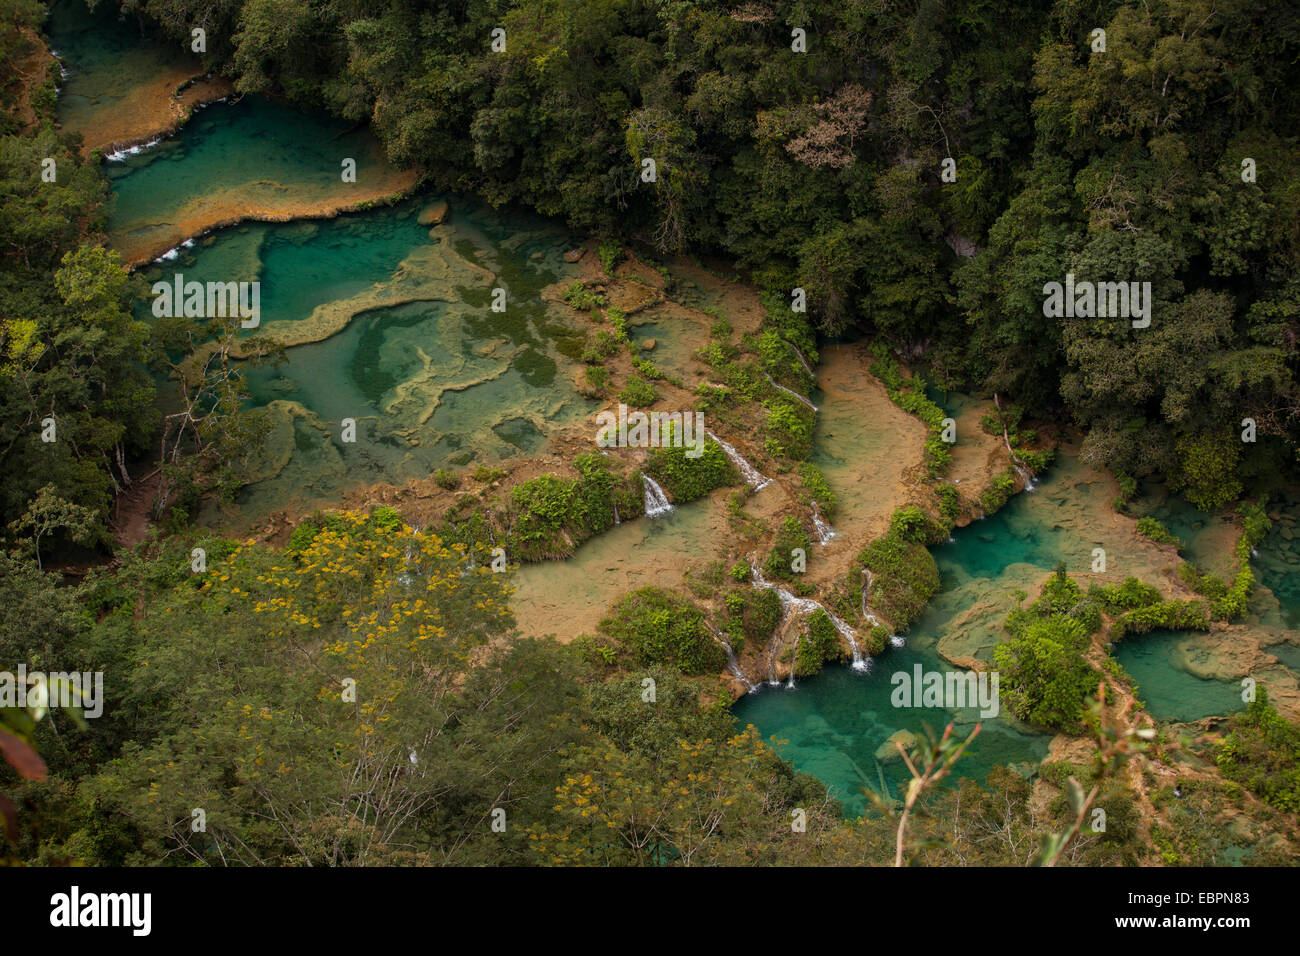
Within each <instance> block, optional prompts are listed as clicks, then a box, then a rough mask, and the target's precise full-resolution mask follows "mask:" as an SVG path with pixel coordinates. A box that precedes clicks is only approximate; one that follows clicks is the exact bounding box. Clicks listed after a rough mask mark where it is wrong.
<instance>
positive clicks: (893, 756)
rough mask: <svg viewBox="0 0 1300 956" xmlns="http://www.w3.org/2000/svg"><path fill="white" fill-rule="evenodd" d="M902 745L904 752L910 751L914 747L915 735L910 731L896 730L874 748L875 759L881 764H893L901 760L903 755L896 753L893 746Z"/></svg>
mask: <svg viewBox="0 0 1300 956" xmlns="http://www.w3.org/2000/svg"><path fill="white" fill-rule="evenodd" d="M896 743H897V744H902V745H903V749H904V750H910V749H911V748H912V747H914V746H915V745H916V734H914V733H912V732H911V731H910V730H896V731H894V732H893V733H892V734H890V735H889V739H887V740H886V741H885V742H884V743H883V744H881V745H880V746H879V747H877V748H876V759H877V760H879V761H880V762H881V763H893V762H894V761H897V760H902V759H903V755H902V754H900V753H899V752H898V748H897V747H895V746H894V744H896Z"/></svg>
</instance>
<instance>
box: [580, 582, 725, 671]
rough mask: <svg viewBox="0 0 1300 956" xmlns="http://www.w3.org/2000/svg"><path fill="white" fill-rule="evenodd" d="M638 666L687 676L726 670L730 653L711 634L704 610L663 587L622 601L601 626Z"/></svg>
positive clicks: (640, 591) (641, 590)
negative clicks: (674, 670) (666, 669)
mask: <svg viewBox="0 0 1300 956" xmlns="http://www.w3.org/2000/svg"><path fill="white" fill-rule="evenodd" d="M600 630H601V632H602V633H604V634H606V635H608V636H609V637H610V638H612V639H613V640H614V641H615V643H616V644H617V645H618V647H619V648H620V650H621V651H622V652H623V653H624V654H626V655H627V656H628V657H629V658H630V660H631V662H632V663H634V664H635V665H637V666H639V667H649V666H655V665H658V666H663V667H673V668H676V669H677V670H679V671H681V672H682V673H683V674H708V673H714V672H717V671H720V670H722V668H723V666H724V665H725V664H726V662H727V657H726V652H725V651H723V649H722V647H721V646H720V645H719V644H718V642H717V641H715V640H714V639H713V636H712V635H711V634H710V633H709V628H708V624H707V623H706V622H705V618H704V612H703V611H701V610H700V609H699V608H698V607H696V606H695V604H693V603H692V602H691V601H689V600H687V599H686V598H684V597H681V596H680V595H676V594H672V593H670V592H668V591H664V590H662V589H661V588H655V587H648V588H641V589H640V590H638V591H633V592H631V593H630V594H626V595H624V596H623V597H622V598H621V599H619V601H618V603H616V604H615V605H614V607H613V608H611V609H610V614H609V616H608V617H606V618H605V619H604V620H602V621H601V622H600Z"/></svg>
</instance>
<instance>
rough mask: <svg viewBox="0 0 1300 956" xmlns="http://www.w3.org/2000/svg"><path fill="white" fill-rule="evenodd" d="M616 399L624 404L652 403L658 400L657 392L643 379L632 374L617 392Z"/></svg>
mask: <svg viewBox="0 0 1300 956" xmlns="http://www.w3.org/2000/svg"><path fill="white" fill-rule="evenodd" d="M618 400H619V401H620V402H623V403H624V404H626V405H643V406H644V405H653V404H654V403H655V402H657V401H659V393H658V392H657V391H655V387H654V386H653V385H651V384H650V383H649V382H647V381H646V380H645V379H643V378H641V377H640V376H637V375H633V376H631V377H630V378H629V379H628V380H627V384H626V385H624V386H623V390H622V391H621V392H619V393H618Z"/></svg>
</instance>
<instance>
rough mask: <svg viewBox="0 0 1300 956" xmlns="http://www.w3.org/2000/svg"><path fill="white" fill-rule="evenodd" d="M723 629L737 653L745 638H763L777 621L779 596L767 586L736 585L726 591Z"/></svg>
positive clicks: (764, 639) (778, 622)
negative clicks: (733, 588) (724, 624)
mask: <svg viewBox="0 0 1300 956" xmlns="http://www.w3.org/2000/svg"><path fill="white" fill-rule="evenodd" d="M726 605H727V633H728V635H729V636H730V637H731V647H732V650H734V651H735V652H736V653H737V654H739V653H740V650H741V648H742V647H744V643H745V641H748V640H752V641H755V642H762V641H766V640H767V639H768V638H769V637H771V636H772V631H774V630H775V629H776V626H777V625H778V624H780V623H781V598H780V597H779V596H778V595H777V593H776V592H775V591H773V590H772V589H771V588H737V589H735V590H733V591H731V592H729V593H728V594H727V598H726Z"/></svg>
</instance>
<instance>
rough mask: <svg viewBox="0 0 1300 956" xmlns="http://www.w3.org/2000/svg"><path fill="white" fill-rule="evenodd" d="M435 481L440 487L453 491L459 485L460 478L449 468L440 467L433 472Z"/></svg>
mask: <svg viewBox="0 0 1300 956" xmlns="http://www.w3.org/2000/svg"><path fill="white" fill-rule="evenodd" d="M433 483H434V484H436V485H437V486H438V487H439V488H445V489H446V490H448V491H451V490H452V489H453V488H456V487H459V485H460V478H459V477H458V476H457V475H456V473H455V472H454V471H452V470H451V469H449V468H439V469H438V470H437V471H435V472H434V473H433Z"/></svg>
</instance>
